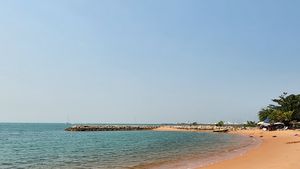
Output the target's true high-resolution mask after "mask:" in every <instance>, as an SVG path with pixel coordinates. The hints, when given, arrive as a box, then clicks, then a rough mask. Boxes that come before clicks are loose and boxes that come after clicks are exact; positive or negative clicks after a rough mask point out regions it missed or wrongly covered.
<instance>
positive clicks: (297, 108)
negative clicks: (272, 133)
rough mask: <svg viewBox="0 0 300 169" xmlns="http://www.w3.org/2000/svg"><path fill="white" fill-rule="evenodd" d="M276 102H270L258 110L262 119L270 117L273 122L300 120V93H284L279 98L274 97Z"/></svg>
mask: <svg viewBox="0 0 300 169" xmlns="http://www.w3.org/2000/svg"><path fill="white" fill-rule="evenodd" d="M272 101H273V102H275V103H276V104H275V105H274V104H270V105H269V106H267V107H266V108H263V109H262V110H260V111H259V112H258V117H259V120H260V121H263V120H265V119H266V118H269V119H270V120H271V122H284V123H286V124H288V123H290V122H291V121H300V94H298V95H294V94H291V95H287V93H283V94H282V95H281V96H279V98H277V99H272Z"/></svg>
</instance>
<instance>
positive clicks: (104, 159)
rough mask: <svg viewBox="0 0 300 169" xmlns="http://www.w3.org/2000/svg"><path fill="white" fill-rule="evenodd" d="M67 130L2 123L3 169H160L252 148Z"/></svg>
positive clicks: (222, 139) (152, 134)
mask: <svg viewBox="0 0 300 169" xmlns="http://www.w3.org/2000/svg"><path fill="white" fill-rule="evenodd" d="M66 127H68V126H67V125H65V124H4V123H2V124H1V123H0V168H14V169H15V168H99V169H102V168H103V169H110V168H112V169H119V168H151V167H154V168H155V167H157V168H159V166H168V165H169V164H170V165H174V164H176V163H178V164H179V162H181V163H182V162H185V161H186V163H185V164H187V161H191V160H196V159H197V160H198V159H205V158H207V157H210V156H215V155H217V154H219V153H222V152H226V151H229V150H232V149H236V148H239V147H241V146H245V145H246V144H248V143H249V138H245V137H240V136H236V135H229V134H216V133H200V132H158V131H113V132H109V131H107V132H66V131H64V129H65V128H66ZM178 166H180V165H178ZM181 167H182V164H181ZM167 168H169V167H167Z"/></svg>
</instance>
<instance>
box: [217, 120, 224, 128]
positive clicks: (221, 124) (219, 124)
mask: <svg viewBox="0 0 300 169" xmlns="http://www.w3.org/2000/svg"><path fill="white" fill-rule="evenodd" d="M216 126H219V127H222V126H224V121H219V122H218V123H217V124H216Z"/></svg>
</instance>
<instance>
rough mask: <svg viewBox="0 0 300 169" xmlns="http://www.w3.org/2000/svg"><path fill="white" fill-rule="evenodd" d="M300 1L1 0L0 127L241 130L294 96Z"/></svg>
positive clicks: (299, 69) (297, 62)
mask: <svg viewBox="0 0 300 169" xmlns="http://www.w3.org/2000/svg"><path fill="white" fill-rule="evenodd" d="M299 5H300V4H299V2H297V1H288V2H283V1H276V2H275V1H214V2H212V1H192V0H191V1H173V0H172V1H132V0H131V1H128V0H122V1H116V0H113V1H1V2H0V23H1V27H0V37H1V38H0V82H1V83H0V117H1V118H0V121H1V122H66V121H70V122H90V123H105V122H108V123H168V122H173V123H176V122H193V121H197V122H216V121H219V120H225V121H231V122H244V121H246V120H257V112H258V111H259V109H260V108H262V107H263V106H264V105H267V104H268V103H270V99H272V98H274V97H277V96H278V95H280V94H281V93H282V92H288V93H300V90H299V84H300V79H299V78H298V76H299V72H300V67H299V63H300V57H299V53H300V47H299V44H300V43H299V42H300V34H299V30H300V22H299V21H298V18H299V17H300V11H299V10H298V6H299Z"/></svg>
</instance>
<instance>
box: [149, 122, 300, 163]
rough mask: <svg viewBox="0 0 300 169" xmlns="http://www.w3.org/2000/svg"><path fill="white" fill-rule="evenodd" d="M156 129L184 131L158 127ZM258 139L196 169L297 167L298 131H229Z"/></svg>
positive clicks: (298, 159)
mask: <svg viewBox="0 0 300 169" xmlns="http://www.w3.org/2000/svg"><path fill="white" fill-rule="evenodd" d="M155 130H156V131H184V130H181V129H175V128H170V127H160V128H158V129H155ZM229 133H231V134H239V135H244V136H247V137H254V138H258V139H260V140H261V141H262V142H261V144H260V145H259V146H256V147H254V148H252V149H250V150H248V151H247V152H246V153H244V154H242V155H239V156H236V157H234V158H231V159H228V160H223V161H221V162H217V163H215V164H211V165H208V166H205V167H198V169H299V168H300V164H299V161H300V131H296V130H287V131H262V130H258V129H255V130H237V131H232V132H229Z"/></svg>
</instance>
